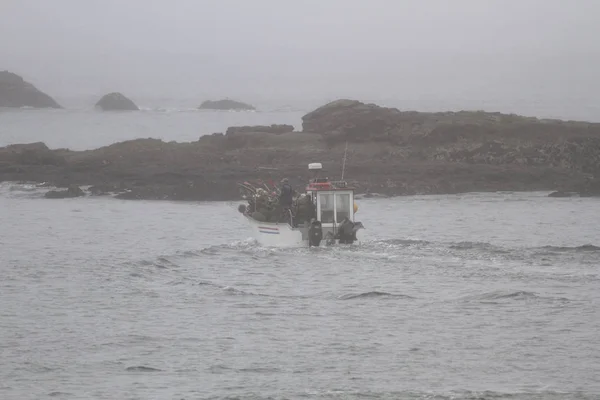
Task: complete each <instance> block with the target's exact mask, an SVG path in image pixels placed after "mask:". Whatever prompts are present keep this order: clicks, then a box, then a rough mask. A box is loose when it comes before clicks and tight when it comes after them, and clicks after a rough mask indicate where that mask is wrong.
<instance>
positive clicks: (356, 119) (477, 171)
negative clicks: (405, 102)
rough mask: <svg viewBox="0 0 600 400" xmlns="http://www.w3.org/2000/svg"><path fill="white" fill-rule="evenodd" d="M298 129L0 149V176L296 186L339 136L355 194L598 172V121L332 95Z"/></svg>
mask: <svg viewBox="0 0 600 400" xmlns="http://www.w3.org/2000/svg"><path fill="white" fill-rule="evenodd" d="M303 127H304V130H303V131H302V132H294V131H293V128H292V127H291V126H278V125H273V126H255V127H232V128H230V129H228V130H227V133H226V134H213V135H205V136H202V137H200V139H199V140H198V141H197V142H192V143H175V142H169V143H166V142H163V141H161V140H156V139H139V140H131V141H127V142H122V143H116V144H114V145H111V146H106V147H102V148H99V149H96V150H91V151H82V152H78V151H68V150H61V149H58V150H50V149H48V148H47V147H46V146H45V145H44V144H43V143H33V144H26V145H17V146H9V147H5V148H0V181H9V180H10V181H37V182H48V183H50V184H52V185H54V186H57V187H68V186H69V185H72V184H81V185H92V188H90V189H89V191H90V193H93V194H95V195H102V194H109V193H110V194H116V195H117V196H118V197H120V198H126V199H170V200H233V199H236V198H238V196H239V193H238V191H237V188H236V182H239V181H244V180H253V179H257V178H262V179H265V180H270V179H272V180H273V181H279V180H280V179H281V178H283V177H288V178H289V179H290V181H291V182H293V183H294V184H295V185H297V186H298V185H301V184H302V183H303V182H305V181H306V179H307V178H308V177H309V173H308V171H307V169H306V166H307V164H308V163H310V162H322V163H323V165H324V166H325V169H326V174H327V175H328V176H330V177H331V178H333V179H337V178H338V177H339V174H340V172H341V169H342V159H343V157H344V151H345V142H346V141H348V154H347V162H346V170H345V177H346V178H347V179H349V180H350V181H349V183H350V184H352V185H353V186H354V187H356V188H357V192H358V193H365V194H366V196H368V193H377V194H380V195H383V196H390V195H410V194H442V193H461V192H471V191H526V190H534V191H548V192H550V191H559V192H563V193H570V192H576V193H578V194H580V195H581V196H595V195H600V183H597V182H600V179H592V177H593V176H599V177H600V125H599V124H590V123H584V122H572V121H569V122H565V121H547V120H538V119H536V118H526V117H520V116H515V115H506V114H499V113H485V112H478V111H476V112H469V111H462V112H448V113H417V112H405V111H399V110H396V109H391V108H384V107H379V106H376V105H368V104H363V103H360V102H355V101H339V102H334V103H330V104H328V105H326V106H324V107H321V108H319V109H317V110H315V111H314V112H312V113H309V114H307V115H306V116H305V117H304V119H303ZM332 138H333V139H332ZM553 196H562V194H560V193H558V194H555V195H553Z"/></svg>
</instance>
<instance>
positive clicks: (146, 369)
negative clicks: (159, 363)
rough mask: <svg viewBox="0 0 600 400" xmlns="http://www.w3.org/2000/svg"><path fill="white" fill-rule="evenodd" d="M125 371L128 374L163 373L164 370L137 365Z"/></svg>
mask: <svg viewBox="0 0 600 400" xmlns="http://www.w3.org/2000/svg"><path fill="white" fill-rule="evenodd" d="M125 371H127V372H161V371H162V370H161V369H158V368H152V367H146V366H144V365H136V366H133V367H127V368H125Z"/></svg>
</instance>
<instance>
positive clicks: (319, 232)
mask: <svg viewBox="0 0 600 400" xmlns="http://www.w3.org/2000/svg"><path fill="white" fill-rule="evenodd" d="M321 240H323V228H322V226H321V222H320V221H317V220H315V219H314V218H313V220H312V221H311V222H310V226H309V227H308V247H313V246H315V247H319V245H320V244H321Z"/></svg>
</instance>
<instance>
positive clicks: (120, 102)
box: [96, 92, 139, 111]
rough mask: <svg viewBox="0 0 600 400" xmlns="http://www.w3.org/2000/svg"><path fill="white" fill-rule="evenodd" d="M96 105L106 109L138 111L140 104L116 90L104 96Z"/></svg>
mask: <svg viewBox="0 0 600 400" xmlns="http://www.w3.org/2000/svg"><path fill="white" fill-rule="evenodd" d="M96 107H98V108H101V109H102V110H104V111H138V110H139V108H138V106H136V105H135V103H134V102H133V101H131V100H130V99H128V98H127V97H125V96H123V95H122V94H121V93H118V92H114V93H109V94H106V95H104V96H102V98H101V99H100V100H98V102H97V103H96Z"/></svg>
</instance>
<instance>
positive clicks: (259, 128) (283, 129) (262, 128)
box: [226, 124, 294, 135]
mask: <svg viewBox="0 0 600 400" xmlns="http://www.w3.org/2000/svg"><path fill="white" fill-rule="evenodd" d="M293 131H294V127H293V126H292V125H285V124H284V125H271V126H266V125H256V126H232V127H230V128H227V132H226V133H227V134H228V135H231V134H234V133H248V132H263V133H290V132H293Z"/></svg>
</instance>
